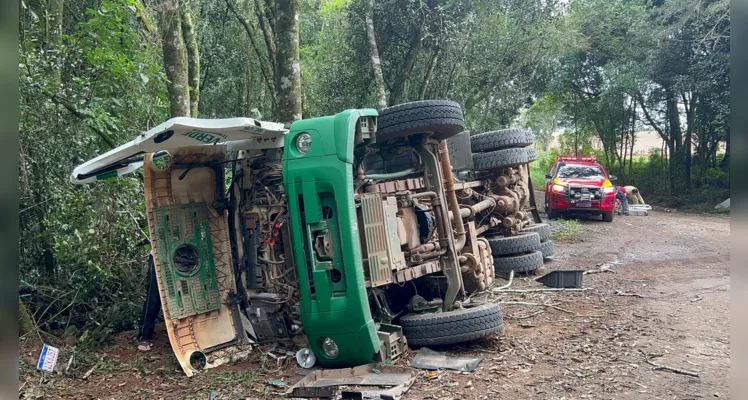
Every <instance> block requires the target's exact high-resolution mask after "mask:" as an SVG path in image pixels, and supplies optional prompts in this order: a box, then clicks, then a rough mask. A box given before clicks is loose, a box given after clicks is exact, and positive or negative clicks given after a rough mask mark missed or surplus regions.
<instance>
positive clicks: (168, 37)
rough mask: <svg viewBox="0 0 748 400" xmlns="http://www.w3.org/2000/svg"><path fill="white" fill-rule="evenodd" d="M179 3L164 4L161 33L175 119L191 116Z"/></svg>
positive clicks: (172, 0) (164, 2) (165, 0)
mask: <svg viewBox="0 0 748 400" xmlns="http://www.w3.org/2000/svg"><path fill="white" fill-rule="evenodd" d="M181 13H182V12H181V10H180V4H179V0H164V1H163V2H162V3H161V16H160V18H159V30H160V32H161V40H162V46H163V49H164V70H165V71H166V78H167V79H168V80H169V82H168V83H167V90H168V92H169V105H170V107H171V116H172V117H189V116H190V81H189V72H188V65H187V49H186V46H185V44H184V37H183V36H182V18H181Z"/></svg>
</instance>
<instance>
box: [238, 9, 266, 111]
mask: <svg viewBox="0 0 748 400" xmlns="http://www.w3.org/2000/svg"><path fill="white" fill-rule="evenodd" d="M226 6H228V8H229V10H230V11H231V13H232V14H234V16H235V17H236V19H237V21H239V23H240V24H241V25H242V27H243V28H244V32H246V34H247V38H249V43H250V44H251V45H252V49H253V50H254V52H255V55H257V59H258V62H259V63H260V72H261V73H262V78H263V79H264V80H265V84H266V85H267V87H268V89H271V90H270V101H271V103H272V104H271V108H272V109H273V110H275V108H276V103H275V95H274V92H273V90H272V89H273V88H274V86H275V83H274V82H275V73H274V72H273V71H268V70H267V69H268V67H267V65H265V63H264V62H263V57H262V54H261V53H260V48H259V47H258V46H257V42H256V41H255V38H254V35H253V34H252V26H251V25H250V24H249V21H247V19H246V18H244V17H243V16H242V15H241V14H239V12H238V11H237V10H236V8H235V7H234V5H233V4H231V0H226ZM271 68H272V66H271ZM263 93H264V89H263ZM264 99H265V97H264V94H263V95H262V98H261V100H260V104H263V103H264Z"/></svg>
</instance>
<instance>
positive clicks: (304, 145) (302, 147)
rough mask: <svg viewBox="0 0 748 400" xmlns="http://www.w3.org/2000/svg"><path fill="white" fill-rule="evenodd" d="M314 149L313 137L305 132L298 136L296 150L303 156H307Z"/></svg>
mask: <svg viewBox="0 0 748 400" xmlns="http://www.w3.org/2000/svg"><path fill="white" fill-rule="evenodd" d="M311 148H312V135H310V134H308V133H306V132H304V133H300V134H299V136H296V150H298V152H299V153H301V154H306V153H308V152H309V150H310V149H311Z"/></svg>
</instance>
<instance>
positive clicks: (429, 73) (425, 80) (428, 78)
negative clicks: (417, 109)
mask: <svg viewBox="0 0 748 400" xmlns="http://www.w3.org/2000/svg"><path fill="white" fill-rule="evenodd" d="M440 52H441V47H438V48H437V49H436V51H435V52H434V54H433V55H432V56H431V60H429V67H428V69H426V75H425V76H424V77H423V84H422V85H421V90H420V91H419V93H418V100H423V99H425V98H426V90H427V89H428V87H429V83H430V82H431V76H432V75H433V74H434V67H435V66H436V62H437V61H438V60H439V53H440Z"/></svg>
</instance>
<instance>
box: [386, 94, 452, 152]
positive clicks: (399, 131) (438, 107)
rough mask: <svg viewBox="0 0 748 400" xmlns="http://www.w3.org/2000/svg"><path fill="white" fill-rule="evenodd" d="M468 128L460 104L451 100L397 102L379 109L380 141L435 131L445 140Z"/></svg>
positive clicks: (439, 137)
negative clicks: (380, 110)
mask: <svg viewBox="0 0 748 400" xmlns="http://www.w3.org/2000/svg"><path fill="white" fill-rule="evenodd" d="M464 130H465V119H464V118H463V116H462V108H461V107H460V105H459V104H457V103H455V102H454V101H449V100H424V101H414V102H411V103H403V104H398V105H396V106H393V107H388V108H385V109H384V110H382V112H380V113H379V118H378V119H377V133H376V137H377V142H386V141H388V140H393V139H397V138H402V137H406V136H409V135H412V134H415V133H423V132H434V134H433V136H432V137H433V138H434V139H436V140H443V139H447V138H450V137H452V136H454V135H456V134H458V133H460V132H462V131H464Z"/></svg>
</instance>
